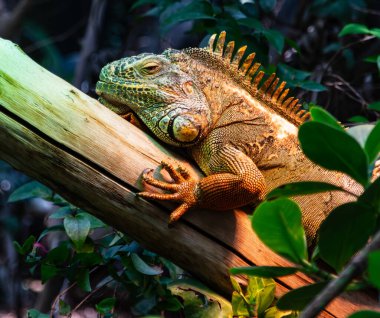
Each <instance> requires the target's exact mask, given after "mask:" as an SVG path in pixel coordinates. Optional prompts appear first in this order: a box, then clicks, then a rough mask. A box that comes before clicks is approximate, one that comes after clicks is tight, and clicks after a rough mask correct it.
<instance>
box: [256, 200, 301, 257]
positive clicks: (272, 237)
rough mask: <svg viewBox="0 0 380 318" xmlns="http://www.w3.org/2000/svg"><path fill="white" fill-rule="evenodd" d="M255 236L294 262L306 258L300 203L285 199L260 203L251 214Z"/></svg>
mask: <svg viewBox="0 0 380 318" xmlns="http://www.w3.org/2000/svg"><path fill="white" fill-rule="evenodd" d="M252 226H253V229H254V230H255V232H256V234H257V236H258V237H259V238H260V239H261V240H262V241H263V242H264V244H265V245H267V246H268V247H269V248H270V249H272V250H273V251H275V252H276V253H277V254H279V255H281V256H283V257H285V258H286V259H288V260H290V261H292V262H294V263H298V264H299V263H302V261H303V260H305V259H307V251H306V239H305V233H304V230H303V227H302V222H301V210H300V208H299V206H298V205H297V204H296V203H295V202H293V201H291V200H289V199H286V198H280V199H276V200H273V201H269V202H264V203H261V204H260V205H259V206H258V207H257V208H256V210H255V212H254V214H253V217H252Z"/></svg>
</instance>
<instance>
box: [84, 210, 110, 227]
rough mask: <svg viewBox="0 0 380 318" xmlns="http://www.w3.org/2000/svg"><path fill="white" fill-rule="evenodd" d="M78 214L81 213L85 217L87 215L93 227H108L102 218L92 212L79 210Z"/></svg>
mask: <svg viewBox="0 0 380 318" xmlns="http://www.w3.org/2000/svg"><path fill="white" fill-rule="evenodd" d="M78 215H81V216H83V217H85V218H86V219H87V220H89V221H90V228H91V229H97V228H101V227H106V224H104V223H103V222H102V221H101V220H99V219H98V218H97V217H95V216H93V215H92V214H90V213H87V212H84V211H83V212H79V213H78V214H77V216H78Z"/></svg>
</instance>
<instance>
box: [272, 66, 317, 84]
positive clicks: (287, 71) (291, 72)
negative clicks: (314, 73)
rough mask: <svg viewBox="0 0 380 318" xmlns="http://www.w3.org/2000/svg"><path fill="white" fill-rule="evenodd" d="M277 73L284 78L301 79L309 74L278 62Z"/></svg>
mask: <svg viewBox="0 0 380 318" xmlns="http://www.w3.org/2000/svg"><path fill="white" fill-rule="evenodd" d="M277 67H278V71H279V74H281V75H282V77H284V80H286V81H288V80H293V81H303V80H305V79H306V78H307V77H309V76H310V75H311V73H310V72H306V71H301V70H298V69H296V68H294V67H291V66H289V65H286V64H282V63H279V64H278V66H277Z"/></svg>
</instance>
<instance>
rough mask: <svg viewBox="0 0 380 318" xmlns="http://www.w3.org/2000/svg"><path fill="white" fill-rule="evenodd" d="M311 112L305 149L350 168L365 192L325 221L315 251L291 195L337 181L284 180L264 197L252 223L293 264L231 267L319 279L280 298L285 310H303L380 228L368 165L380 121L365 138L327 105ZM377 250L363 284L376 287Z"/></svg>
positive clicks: (378, 192) (378, 186) (375, 151)
mask: <svg viewBox="0 0 380 318" xmlns="http://www.w3.org/2000/svg"><path fill="white" fill-rule="evenodd" d="M311 114H312V119H313V120H312V121H311V122H307V123H304V124H303V125H302V126H301V128H300V130H299V139H300V142H301V147H302V149H303V151H304V152H305V154H306V155H307V156H308V157H309V158H310V159H311V160H313V161H314V162H315V163H316V164H319V165H321V166H323V167H325V168H327V169H333V170H337V171H341V172H345V173H347V174H348V175H350V176H351V177H352V178H353V179H356V180H357V181H359V182H360V183H361V184H362V185H363V187H364V192H363V193H362V194H361V195H360V196H357V198H356V201H354V202H351V203H346V204H343V205H341V206H338V207H336V208H335V209H334V210H333V211H332V212H331V213H330V215H329V216H328V217H327V218H326V220H325V221H324V222H323V223H322V225H321V227H320V230H319V240H318V244H317V251H318V253H317V254H316V255H317V256H316V255H313V256H311V255H308V251H307V249H306V244H305V241H306V238H305V234H304V229H303V227H302V223H301V213H300V209H299V207H298V205H297V204H296V203H295V202H294V201H292V200H291V199H288V198H287V197H288V196H297V195H305V194H306V195H307V194H311V193H317V192H323V191H331V190H335V191H336V190H337V189H336V187H335V186H332V185H329V184H326V183H320V182H316V183H313V182H307V183H305V182H300V183H293V184H288V185H284V186H281V187H280V188H277V189H275V190H273V191H272V192H270V193H269V194H268V197H267V198H268V199H270V201H265V202H263V203H261V204H260V205H259V206H258V207H257V208H256V210H255V213H254V214H253V217H252V227H253V229H254V231H255V232H256V234H257V235H258V237H259V238H260V239H261V240H262V241H263V242H264V243H265V244H266V245H267V246H268V247H269V248H271V249H272V250H273V251H274V252H276V253H277V254H279V255H281V256H283V257H284V258H286V259H287V260H289V261H290V262H292V263H294V264H295V266H294V267H288V268H283V267H268V266H262V267H245V268H235V269H232V270H231V272H232V273H234V274H237V273H246V274H251V275H257V276H262V277H278V276H284V275H292V274H294V273H296V272H297V271H300V272H303V273H306V274H309V275H312V276H314V277H317V278H319V279H320V280H321V281H320V282H318V283H315V284H312V285H308V286H304V287H301V288H299V289H295V290H292V291H290V292H288V293H287V294H285V295H284V296H283V297H282V298H280V299H279V300H278V303H277V307H278V308H280V309H283V310H302V309H303V308H304V307H305V306H306V305H307V304H308V303H309V302H310V301H311V300H312V299H313V298H314V297H315V296H316V295H317V294H318V293H319V292H321V290H323V288H324V287H325V286H326V284H327V282H328V281H330V280H332V279H333V278H334V277H335V273H337V275H338V277H339V273H340V272H341V271H342V269H343V268H344V266H346V265H347V263H348V262H349V261H350V259H351V258H352V257H353V256H354V255H355V254H356V253H357V252H358V251H359V250H360V249H361V248H362V247H363V246H364V245H365V244H366V243H367V242H368V241H369V240H370V239H371V237H372V235H373V234H374V232H375V231H376V230H378V226H377V224H379V221H380V220H379V211H380V201H379V197H380V178H378V179H377V180H376V181H375V182H373V183H371V182H370V179H371V174H372V170H371V169H369V165H371V164H373V162H374V161H375V160H376V158H377V157H378V156H379V148H378V147H379V145H378V143H379V140H380V138H379V136H380V134H379V131H378V130H379V127H380V122H378V123H377V124H376V125H373V126H372V127H371V128H372V129H371V130H366V133H367V135H366V136H365V138H364V140H363V131H360V133H359V134H358V140H359V141H357V140H356V139H355V134H352V133H351V134H348V133H347V132H346V131H345V130H343V129H342V127H341V126H340V125H339V124H338V123H337V122H336V120H335V119H334V118H333V117H332V116H331V115H330V114H328V113H327V112H326V111H324V110H323V109H321V108H312V109H311ZM326 140H328V142H327V141H326ZM315 145H318V147H316V146H315ZM340 145H344V147H340ZM326 158H328V160H326ZM342 191H346V190H342ZM379 255H380V254H379V252H378V251H375V252H372V253H371V254H369V256H368V276H367V275H363V276H362V277H361V281H362V285H363V286H367V285H368V284H372V285H373V286H375V287H377V288H379V287H380V276H379V275H378V268H379V265H380V262H379V260H380V257H379ZM318 259H320V260H323V261H324V262H325V263H326V264H328V265H330V266H331V268H332V269H334V271H333V272H328V271H327V270H326V269H325V267H319V264H320V262H317V260H318ZM375 268H376V269H375ZM334 272H335V273H334ZM358 285H360V284H359V282H358V281H356V282H355V283H351V285H349V286H348V287H347V288H348V289H355V288H357V286H358ZM358 316H360V315H359V314H358Z"/></svg>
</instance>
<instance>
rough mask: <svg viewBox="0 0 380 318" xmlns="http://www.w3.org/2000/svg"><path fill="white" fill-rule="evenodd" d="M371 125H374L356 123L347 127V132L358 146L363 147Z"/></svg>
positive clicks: (371, 127)
mask: <svg viewBox="0 0 380 318" xmlns="http://www.w3.org/2000/svg"><path fill="white" fill-rule="evenodd" d="M373 127H375V125H372V124H363V125H357V126H354V127H350V128H349V129H347V133H348V134H349V135H350V136H352V137H354V138H355V139H356V141H357V142H358V143H359V144H360V146H361V147H362V148H364V145H365V142H366V140H367V138H368V135H369V134H370V133H371V131H372V129H373Z"/></svg>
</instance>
